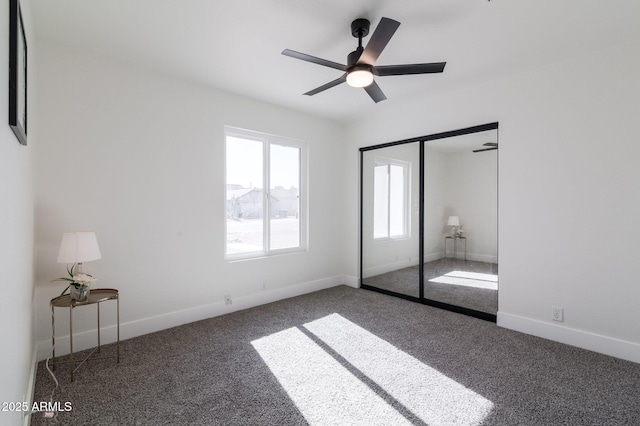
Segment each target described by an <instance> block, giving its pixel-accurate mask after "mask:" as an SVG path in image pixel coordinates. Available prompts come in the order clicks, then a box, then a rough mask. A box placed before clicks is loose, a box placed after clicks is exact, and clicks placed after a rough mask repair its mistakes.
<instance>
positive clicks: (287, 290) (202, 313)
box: [37, 275, 358, 361]
mask: <svg viewBox="0 0 640 426" xmlns="http://www.w3.org/2000/svg"><path fill="white" fill-rule="evenodd" d="M354 279H355V285H354V284H353V283H354V281H353V280H354ZM343 284H346V285H349V286H352V287H358V281H357V278H355V277H347V276H344V275H339V276H335V277H329V278H323V279H320V280H316V281H309V282H305V283H300V284H295V285H291V286H287V287H280V288H275V289H270V290H264V291H261V292H259V293H253V294H248V295H246V296H239V297H233V298H232V304H231V305H225V303H224V301H220V302H215V303H211V304H208V305H202V306H196V307H194V308H189V309H184V310H181V311H175V312H169V313H166V314H162V315H157V316H154V317H147V318H142V319H138V320H135V321H130V322H126V323H120V341H122V340H126V339H130V338H132V337H137V336H142V335H144V334H149V333H153V332H156V331H160V330H165V329H167V328H171V327H176V326H179V325H183V324H188V323H191V322H195V321H200V320H204V319H207V318H213V317H217V316H219V315H224V314H229V313H231V312H236V311H240V310H243V309H248V308H253V307H255V306H259V305H264V304H267V303H271V302H276V301H278V300H283V299H288V298H290V297H295V296H301V295H303V294H307V293H312V292H314V291H318V290H324V289H326V288H330V287H335V286H338V285H343ZM96 336H97V334H96V329H93V330H87V331H84V332H81V333H74V335H73V349H74V352H77V351H82V350H85V349H89V348H92V347H95V346H96V343H97V337H96ZM116 340H117V329H116V326H115V325H111V326H106V327H102V328H101V329H100V341H101V343H102V344H108V343H114V342H115V341H116ZM50 351H51V340H50V339H47V340H41V341H40V342H38V345H37V359H38V361H42V360H45V359H47V356H49V353H50ZM67 354H69V335H65V336H56V356H61V355H67Z"/></svg>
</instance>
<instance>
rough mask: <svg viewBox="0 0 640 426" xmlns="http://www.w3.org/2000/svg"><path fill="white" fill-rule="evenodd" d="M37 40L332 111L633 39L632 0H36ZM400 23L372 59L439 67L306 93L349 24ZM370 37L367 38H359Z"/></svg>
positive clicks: (344, 50)
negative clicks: (367, 87)
mask: <svg viewBox="0 0 640 426" xmlns="http://www.w3.org/2000/svg"><path fill="white" fill-rule="evenodd" d="M31 3H32V10H33V18H34V26H35V32H36V36H37V41H38V42H40V41H48V42H54V43H61V44H65V45H68V46H71V47H73V48H77V49H81V50H85V51H88V52H90V53H95V54H99V55H102V56H105V57H107V58H111V59H114V60H118V61H123V62H126V63H130V64H134V65H137V66H141V67H144V68H148V69H152V70H155V71H157V72H161V73H164V74H168V75H172V76H175V77H178V78H181V79H185V80H189V81H192V82H195V83H197V84H204V85H207V86H212V87H217V88H222V89H224V90H227V91H230V92H234V93H238V94H242V95H246V96H250V97H252V98H256V99H260V100H263V101H267V102H270V103H273V104H278V105H282V106H286V107H290V108H294V109H298V110H301V111H305V112H308V113H312V114H316V115H320V116H324V117H329V118H332V119H336V120H339V121H344V122H346V121H350V120H354V119H357V118H358V117H360V116H361V115H363V114H366V113H367V112H369V111H372V110H374V109H383V108H389V107H392V105H394V104H397V103H400V102H403V101H406V100H408V99H412V98H416V97H421V98H425V97H429V96H436V95H440V94H442V93H445V92H447V91H452V90H459V89H460V88H463V87H465V86H468V85H475V84H479V83H482V82H485V81H489V80H492V79H497V78H500V77H503V76H505V75H508V74H512V73H517V72H521V71H524V70H528V69H532V68H535V67H540V66H544V65H546V64H549V63H553V62H557V61H561V60H563V59H565V58H567V57H570V56H576V55H580V54H583V53H585V52H588V51H596V50H599V49H603V48H606V47H609V46H612V45H615V44H621V43H628V42H637V41H640V38H639V35H638V34H639V31H638V29H637V28H638V26H639V20H638V17H639V16H640V1H637V0H608V1H602V0H597V1H596V0H492V1H487V0H368V1H367V0H349V1H345V0H55V1H44V0H33V1H32V2H31ZM382 16H386V17H389V18H392V19H395V20H397V21H399V22H401V26H400V28H399V29H398V31H397V32H396V34H395V36H394V37H393V38H392V40H391V42H390V43H389V45H388V46H387V48H386V50H385V51H384V52H383V54H382V55H381V56H380V58H379V60H378V62H377V64H378V65H392V64H403V63H421V62H440V61H446V62H447V66H446V68H445V71H444V73H443V74H431V75H415V76H393V77H391V76H390V77H379V78H377V81H378V83H379V85H380V87H381V88H382V90H383V91H384V92H385V94H386V96H387V98H388V100H386V101H383V102H381V103H379V104H375V103H373V101H371V99H370V98H369V97H368V95H367V94H366V92H364V90H362V89H354V88H351V87H349V86H347V85H346V84H343V85H340V86H338V87H335V88H332V89H330V90H328V91H326V92H323V93H320V94H318V95H316V96H312V97H309V96H302V93H304V92H306V91H308V90H311V89H313V88H315V87H317V86H320V85H322V84H324V83H326V82H329V81H331V80H334V79H335V78H338V77H339V76H340V75H341V72H340V71H337V70H334V69H331V68H326V67H322V66H318V65H315V64H311V63H307V62H304V61H300V60H296V59H293V58H290V57H286V56H283V55H281V54H280V52H282V50H283V49H285V48H289V49H292V50H297V51H300V52H304V53H307V54H310V55H313V56H318V57H321V58H324V59H328V60H331V61H335V62H340V63H346V56H347V54H348V53H349V52H351V51H352V50H354V49H355V47H356V46H357V39H355V38H353V37H352V36H351V31H350V24H351V21H352V20H354V19H355V18H361V17H363V18H367V19H369V20H370V21H371V26H372V32H373V29H374V28H375V26H376V25H377V23H378V22H379V20H380V18H381V17H382ZM367 40H368V38H366V39H365V40H364V42H365V43H366V41H367Z"/></svg>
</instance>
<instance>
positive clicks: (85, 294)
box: [69, 285, 90, 302]
mask: <svg viewBox="0 0 640 426" xmlns="http://www.w3.org/2000/svg"><path fill="white" fill-rule="evenodd" d="M89 291H90V288H89V286H88V285H81V286H78V287H76V286H74V285H72V286H71V287H69V294H70V295H71V300H75V301H76V302H86V301H87V300H89Z"/></svg>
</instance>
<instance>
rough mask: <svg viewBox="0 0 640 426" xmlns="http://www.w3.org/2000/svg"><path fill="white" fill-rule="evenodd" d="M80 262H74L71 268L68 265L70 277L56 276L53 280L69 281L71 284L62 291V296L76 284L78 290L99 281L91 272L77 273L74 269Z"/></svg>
mask: <svg viewBox="0 0 640 426" xmlns="http://www.w3.org/2000/svg"><path fill="white" fill-rule="evenodd" d="M77 265H78V264H77V263H74V264H73V266H71V268H69V267H68V266H67V273H68V274H69V277H68V278H67V277H63V278H56V279H55V280H53V281H68V282H69V285H68V286H67V287H66V288H65V289H64V290H62V293H60V296H62V295H63V294H65V293H66V292H67V290H69V287H71V286H74V287H75V288H76V289H77V290H80V289H82V288H83V287H85V286H87V287H88V286H90V285H91V283H93V282H95V281H97V280H96V279H95V278H94V277H93V276H92V275H89V274H77V275H76V274H75V273H74V270H75V268H76V266H77Z"/></svg>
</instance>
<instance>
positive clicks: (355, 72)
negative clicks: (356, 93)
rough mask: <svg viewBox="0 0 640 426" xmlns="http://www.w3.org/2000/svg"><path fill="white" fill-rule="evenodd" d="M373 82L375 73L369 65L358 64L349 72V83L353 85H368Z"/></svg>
mask: <svg viewBox="0 0 640 426" xmlns="http://www.w3.org/2000/svg"><path fill="white" fill-rule="evenodd" d="M371 83H373V74H372V73H371V71H370V69H369V67H359V66H358V65H356V66H355V67H353V68H352V69H351V70H349V72H348V73H347V84H348V85H349V86H351V87H367V86H369V85H370V84H371Z"/></svg>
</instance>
